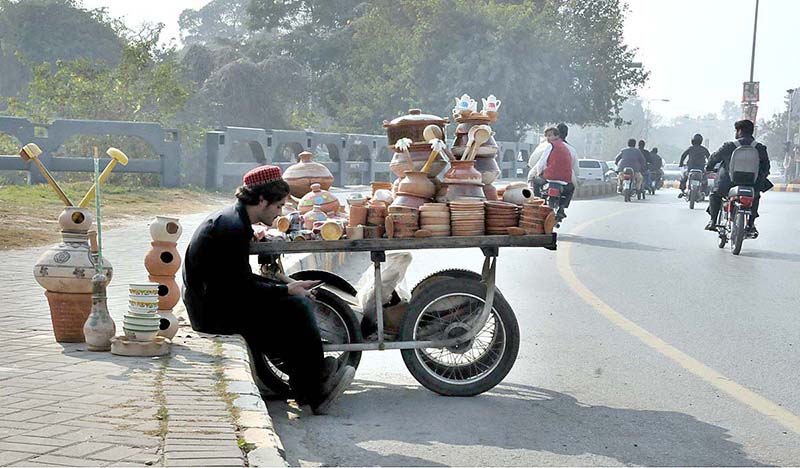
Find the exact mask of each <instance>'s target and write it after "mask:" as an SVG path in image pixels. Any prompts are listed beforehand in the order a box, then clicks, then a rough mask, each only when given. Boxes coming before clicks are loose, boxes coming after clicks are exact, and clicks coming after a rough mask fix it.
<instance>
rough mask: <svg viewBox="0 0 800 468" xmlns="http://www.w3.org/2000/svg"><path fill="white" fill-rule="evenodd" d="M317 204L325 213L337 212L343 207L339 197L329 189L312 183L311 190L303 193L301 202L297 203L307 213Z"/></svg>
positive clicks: (302, 211)
mask: <svg viewBox="0 0 800 468" xmlns="http://www.w3.org/2000/svg"><path fill="white" fill-rule="evenodd" d="M316 205H319V207H320V208H321V209H322V211H323V212H325V213H335V212H337V211H339V208H340V207H341V205H340V204H339V199H338V198H336V197H334V196H333V195H331V194H330V192H328V191H327V190H322V186H321V185H320V184H312V185H311V191H310V192H308V193H307V194H305V195H303V198H302V199H301V200H300V203H298V204H297V208H298V210H300V213H303V214H305V213H308V212H309V211H311V210H313V209H314V206H316Z"/></svg>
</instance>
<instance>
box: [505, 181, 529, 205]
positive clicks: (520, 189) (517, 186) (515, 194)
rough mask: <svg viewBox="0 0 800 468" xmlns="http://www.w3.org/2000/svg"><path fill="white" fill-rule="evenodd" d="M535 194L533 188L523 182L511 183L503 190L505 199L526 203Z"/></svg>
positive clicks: (511, 201) (510, 201)
mask: <svg viewBox="0 0 800 468" xmlns="http://www.w3.org/2000/svg"><path fill="white" fill-rule="evenodd" d="M532 196H533V189H531V188H530V187H529V186H528V184H526V183H523V182H515V183H513V184H509V185H508V186H507V187H506V190H505V192H503V201H506V202H509V203H516V204H517V205H524V204H525V202H527V201H528V199H530V198H531V197H532Z"/></svg>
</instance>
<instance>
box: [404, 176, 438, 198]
mask: <svg viewBox="0 0 800 468" xmlns="http://www.w3.org/2000/svg"><path fill="white" fill-rule="evenodd" d="M404 174H405V177H404V178H403V179H402V180H401V181H400V184H399V185H398V186H397V193H398V194H400V193H403V194H408V195H415V196H418V197H421V198H432V197H433V196H434V195H435V194H436V186H435V185H433V182H431V181H430V179H428V175H427V174H426V173H424V172H421V171H406V172H405V173H404Z"/></svg>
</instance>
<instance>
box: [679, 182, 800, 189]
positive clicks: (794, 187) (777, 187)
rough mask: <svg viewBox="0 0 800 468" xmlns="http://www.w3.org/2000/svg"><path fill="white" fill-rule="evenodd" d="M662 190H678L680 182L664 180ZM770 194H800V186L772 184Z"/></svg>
mask: <svg viewBox="0 0 800 468" xmlns="http://www.w3.org/2000/svg"><path fill="white" fill-rule="evenodd" d="M664 188H674V189H676V188H680V181H677V180H665V181H664ZM770 192H800V184H774V186H773V187H772V190H770Z"/></svg>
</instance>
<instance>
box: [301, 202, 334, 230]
mask: <svg viewBox="0 0 800 468" xmlns="http://www.w3.org/2000/svg"><path fill="white" fill-rule="evenodd" d="M327 219H328V215H326V214H325V212H324V211H322V207H321V206H319V205H316V206H314V208H313V209H312V210H311V211H308V212H306V213H305V214H304V215H303V228H304V229H313V228H314V223H317V222H322V221H325V220H327Z"/></svg>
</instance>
